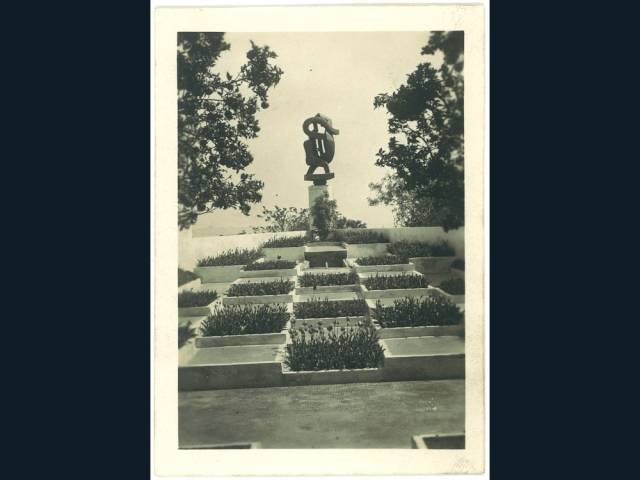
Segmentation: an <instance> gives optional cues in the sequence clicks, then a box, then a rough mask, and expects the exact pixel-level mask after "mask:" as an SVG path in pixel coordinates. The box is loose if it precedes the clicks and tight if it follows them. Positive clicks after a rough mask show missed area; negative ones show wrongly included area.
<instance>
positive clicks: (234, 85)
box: [177, 32, 283, 229]
mask: <svg viewBox="0 0 640 480" xmlns="http://www.w3.org/2000/svg"><path fill="white" fill-rule="evenodd" d="M230 48H231V47H230V45H229V44H228V43H226V42H225V41H224V33H221V32H213V33H194V32H180V33H178V79H177V80H178V204H179V210H178V225H179V227H180V228H181V229H185V228H189V227H190V226H191V225H193V224H194V223H195V222H196V220H197V218H198V215H201V214H203V213H207V212H211V211H213V210H216V209H228V208H233V209H239V210H240V211H241V212H242V213H244V214H245V215H248V214H249V211H250V208H251V204H252V203H256V202H259V201H260V200H261V198H262V195H261V193H260V191H261V190H262V187H263V183H262V182H261V181H260V180H257V179H255V178H254V177H253V175H250V174H247V173H246V172H245V171H244V170H245V169H246V168H247V166H249V165H250V164H251V163H252V162H253V156H252V155H251V153H250V152H249V150H248V147H247V144H246V143H245V140H247V139H251V138H255V137H257V136H258V132H260V127H259V125H258V120H257V119H256V113H257V112H258V111H259V110H260V109H261V108H268V107H269V103H268V101H267V100H268V91H269V89H270V88H272V87H274V86H275V85H277V84H278V82H279V81H280V77H281V75H282V73H283V72H282V70H281V69H280V68H279V67H277V66H276V65H273V64H272V63H271V60H272V59H275V58H276V57H277V55H276V53H275V52H273V51H272V50H271V49H270V48H269V47H268V46H264V47H260V46H257V45H256V44H254V43H253V42H251V48H250V49H249V51H248V52H247V63H245V64H244V65H242V66H241V67H240V71H239V72H238V73H237V74H236V75H235V76H234V75H231V74H230V73H228V72H227V73H226V74H225V75H224V76H223V75H221V74H220V73H216V72H214V70H213V68H214V66H215V64H216V61H217V60H218V58H219V57H220V54H221V53H222V52H224V51H226V50H229V49H230Z"/></svg>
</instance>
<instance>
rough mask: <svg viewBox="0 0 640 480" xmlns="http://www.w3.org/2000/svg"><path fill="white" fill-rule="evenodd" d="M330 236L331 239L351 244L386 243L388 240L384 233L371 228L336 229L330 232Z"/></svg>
mask: <svg viewBox="0 0 640 480" xmlns="http://www.w3.org/2000/svg"><path fill="white" fill-rule="evenodd" d="M331 238H332V240H336V241H339V242H346V243H351V244H357V243H387V242H388V241H389V238H388V237H387V236H386V235H385V234H384V233H381V232H374V231H371V230H347V231H346V232H345V231H336V232H333V233H332V234H331Z"/></svg>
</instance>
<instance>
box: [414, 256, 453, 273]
mask: <svg viewBox="0 0 640 480" xmlns="http://www.w3.org/2000/svg"><path fill="white" fill-rule="evenodd" d="M455 259H456V257H412V258H410V259H409V261H410V262H411V263H413V264H414V265H415V266H416V270H417V271H419V272H420V273H449V269H450V268H451V264H452V263H453V261H454V260H455Z"/></svg>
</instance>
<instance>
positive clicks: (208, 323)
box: [196, 304, 291, 348]
mask: <svg viewBox="0 0 640 480" xmlns="http://www.w3.org/2000/svg"><path fill="white" fill-rule="evenodd" d="M290 318H291V313H290V311H289V309H288V308H287V305H286V304H268V305H264V304H263V305H230V306H225V307H222V308H217V309H215V310H214V311H213V312H212V313H211V314H210V315H209V316H208V317H207V318H206V319H205V320H203V322H202V323H201V324H200V336H199V337H197V338H196V347H198V348H204V347H217V346H234V345H270V344H278V343H284V342H285V341H286V335H285V329H286V327H287V323H288V322H289V320H290Z"/></svg>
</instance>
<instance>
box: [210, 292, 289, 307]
mask: <svg viewBox="0 0 640 480" xmlns="http://www.w3.org/2000/svg"><path fill="white" fill-rule="evenodd" d="M293 292H294V290H291V292H290V293H284V294H282V295H245V296H242V297H222V304H223V305H247V304H251V305H255V304H265V303H291V302H292V301H293Z"/></svg>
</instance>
